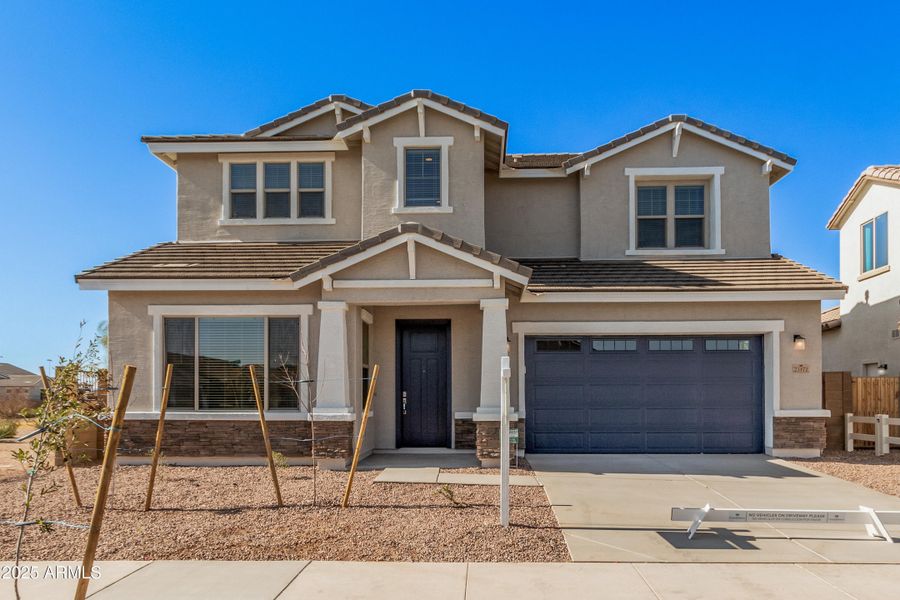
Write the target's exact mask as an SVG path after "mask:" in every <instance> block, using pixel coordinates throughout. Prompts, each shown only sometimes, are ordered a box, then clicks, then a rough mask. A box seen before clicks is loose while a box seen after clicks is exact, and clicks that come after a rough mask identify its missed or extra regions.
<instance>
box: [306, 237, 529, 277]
mask: <svg viewBox="0 0 900 600" xmlns="http://www.w3.org/2000/svg"><path fill="white" fill-rule="evenodd" d="M404 233H418V234H420V235H423V236H425V237H429V238H431V239H433V240H435V241H437V242H440V243H442V244H445V245H447V246H451V247H453V248H455V249H457V250H461V251H462V252H466V253H468V254H471V255H472V256H475V257H477V258H481V259H483V260H486V261H488V262H491V263H493V264H495V265H497V266H500V267H503V268H504V269H508V270H510V271H514V272H516V273H519V274H520V275H524V276H525V277H528V276H530V275H531V269H530V268H528V267H526V266H524V265H522V264H521V263H519V262H517V261H514V260H511V259H509V258H505V257H503V256H501V255H499V254H497V253H495V252H490V251H489V250H485V249H484V248H481V247H480V246H475V245H473V244H470V243H468V242H466V241H464V240H461V239H459V238H455V237H452V236H449V235H447V234H446V233H444V232H443V231H438V230H437V229H431V228H430V227H425V226H424V225H421V224H419V223H401V224H400V225H398V226H397V227H392V228H391V229H388V230H387V231H384V232H382V233H380V234H378V235H376V236H372V237H370V238H367V239H364V240H362V241H361V242H359V243H356V244H353V245H352V246H348V247H347V248H344V249H343V250H341V251H339V252H338V253H336V254H333V255H331V256H327V257H323V258H322V259H320V260H318V261H316V262H314V263H311V264H308V265H306V266H304V267H302V268H300V269H297V271H295V272H294V273H291V279H293V280H294V281H298V280H300V279H302V278H303V277H306V276H307V275H309V274H311V273H314V272H316V271H318V270H319V269H321V268H323V267H327V266H328V265H331V264H334V263H338V262H341V261H342V260H344V259H346V258H349V257H351V256H353V255H355V254H359V253H360V252H363V251H365V250H367V249H369V248H371V247H373V246H377V245H378V244H381V243H384V242H386V241H387V240H389V239H391V238H395V237H397V236H398V235H402V234H404Z"/></svg>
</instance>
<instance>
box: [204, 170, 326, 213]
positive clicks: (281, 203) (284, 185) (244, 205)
mask: <svg viewBox="0 0 900 600" xmlns="http://www.w3.org/2000/svg"><path fill="white" fill-rule="evenodd" d="M219 160H220V162H222V166H223V173H222V177H223V199H222V205H223V211H222V214H223V218H222V224H224V225H270V224H272V225H274V224H314V225H331V224H333V223H334V222H335V220H334V219H333V218H332V214H331V171H332V163H333V162H334V154H332V153H305V154H303V155H293V156H292V155H278V154H275V155H220V157H219Z"/></svg>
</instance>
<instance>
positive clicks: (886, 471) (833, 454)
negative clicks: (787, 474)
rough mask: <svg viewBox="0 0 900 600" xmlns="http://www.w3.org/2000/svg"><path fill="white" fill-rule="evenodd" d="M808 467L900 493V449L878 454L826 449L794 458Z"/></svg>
mask: <svg viewBox="0 0 900 600" xmlns="http://www.w3.org/2000/svg"><path fill="white" fill-rule="evenodd" d="M790 462H794V463H797V464H799V465H802V466H804V467H806V468H808V469H814V470H816V471H820V472H822V473H825V474H827V475H831V476H833V477H839V478H840V479H846V480H847V481H852V482H853V483H858V484H860V485H864V486H866V487H868V488H871V489H873V490H877V491H879V492H882V493H884V494H890V495H892V496H898V497H900V452H898V451H896V450H895V451H893V452H891V453H890V454H887V455H885V456H875V452H874V451H872V450H856V451H855V452H845V451H837V450H826V451H825V453H824V454H823V455H822V456H821V457H819V458H805V459H799V458H796V459H791V461H790Z"/></svg>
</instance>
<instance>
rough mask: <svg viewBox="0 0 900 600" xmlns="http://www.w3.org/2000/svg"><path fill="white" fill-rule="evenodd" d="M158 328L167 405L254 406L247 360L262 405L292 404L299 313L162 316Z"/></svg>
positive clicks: (208, 408) (271, 407)
mask: <svg viewBox="0 0 900 600" xmlns="http://www.w3.org/2000/svg"><path fill="white" fill-rule="evenodd" d="M267 333H268V335H267ZM164 334H165V341H164V343H165V354H166V362H167V363H169V364H172V365H173V372H172V375H173V383H172V388H171V390H170V392H169V408H170V409H173V410H178V409H182V410H205V411H245V410H246V411H251V410H256V401H255V399H254V396H253V387H252V384H251V382H250V371H249V366H250V365H255V366H256V368H257V373H258V374H259V377H260V381H259V385H260V388H261V389H262V390H263V392H264V396H265V397H264V402H265V403H266V406H267V409H268V410H297V409H298V406H299V402H298V398H297V394H296V393H295V391H294V390H295V389H298V388H297V386H298V382H297V379H298V377H299V362H300V361H299V353H300V323H299V319H297V318H267V317H198V318H193V317H189V318H166V319H165V326H164ZM267 339H268V344H267V343H266V340H267ZM299 385H302V384H299Z"/></svg>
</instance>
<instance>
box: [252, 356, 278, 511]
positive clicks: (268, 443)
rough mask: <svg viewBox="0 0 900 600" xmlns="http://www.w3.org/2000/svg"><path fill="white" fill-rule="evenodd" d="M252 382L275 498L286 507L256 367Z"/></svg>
mask: <svg viewBox="0 0 900 600" xmlns="http://www.w3.org/2000/svg"><path fill="white" fill-rule="evenodd" d="M250 381H251V382H252V383H253V396H254V397H255V398H256V410H258V411H259V426H260V427H262V434H263V441H264V442H265V443H266V460H268V461H269V471H270V472H271V473H272V483H273V484H274V485H275V498H276V499H277V500H278V506H284V502H282V501H281V487H280V486H279V485H278V473H277V471H276V470H275V457H273V456H272V442H271V441H269V426H268V424H266V415H265V412H264V410H263V409H264V406H263V400H262V395H261V394H260V393H259V383H258V382H257V381H256V366H255V365H250Z"/></svg>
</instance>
